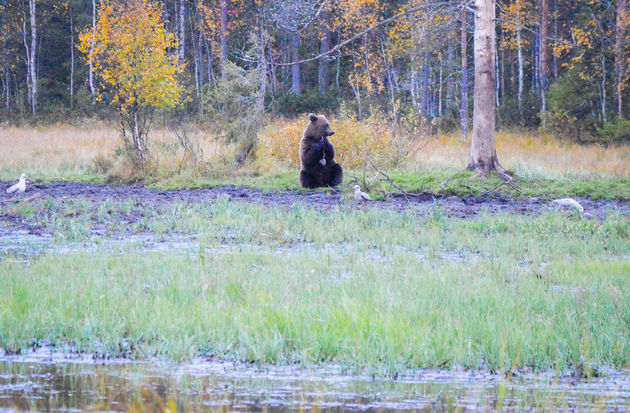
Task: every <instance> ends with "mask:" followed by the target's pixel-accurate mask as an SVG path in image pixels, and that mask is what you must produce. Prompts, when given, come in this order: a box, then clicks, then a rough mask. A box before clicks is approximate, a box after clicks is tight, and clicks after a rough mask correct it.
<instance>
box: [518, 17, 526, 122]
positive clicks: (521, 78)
mask: <svg viewBox="0 0 630 413" xmlns="http://www.w3.org/2000/svg"><path fill="white" fill-rule="evenodd" d="M516 46H517V53H518V94H517V99H518V112H519V114H520V117H521V122H522V121H523V88H524V77H525V76H524V73H523V42H522V41H521V29H520V28H518V29H517V30H516Z"/></svg>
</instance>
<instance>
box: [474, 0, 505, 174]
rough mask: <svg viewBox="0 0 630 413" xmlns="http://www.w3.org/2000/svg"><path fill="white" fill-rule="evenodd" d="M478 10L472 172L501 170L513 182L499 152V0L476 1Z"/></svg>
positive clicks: (476, 13) (486, 172) (475, 47)
mask: <svg viewBox="0 0 630 413" xmlns="http://www.w3.org/2000/svg"><path fill="white" fill-rule="evenodd" d="M475 6H476V7H475V43H474V55H475V92H474V108H473V134H472V142H471V145H470V165H469V168H470V169H472V170H476V171H477V173H478V174H483V175H484V176H487V175H488V173H489V172H490V171H491V170H497V171H498V172H499V174H500V175H501V176H502V177H504V178H505V179H509V176H508V175H507V174H505V171H504V169H503V168H502V167H501V165H500V164H499V161H498V159H497V151H496V136H495V123H496V120H495V110H494V93H495V84H496V73H495V62H494V60H495V58H494V56H495V54H496V50H495V46H496V30H495V22H494V19H495V7H496V4H495V0H475Z"/></svg>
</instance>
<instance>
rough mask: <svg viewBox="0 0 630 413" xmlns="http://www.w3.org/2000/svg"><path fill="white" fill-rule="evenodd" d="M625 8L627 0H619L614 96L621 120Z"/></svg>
mask: <svg viewBox="0 0 630 413" xmlns="http://www.w3.org/2000/svg"><path fill="white" fill-rule="evenodd" d="M626 7H627V0H619V2H618V3H617V22H616V36H615V75H616V76H617V79H616V81H617V84H616V85H615V86H616V92H617V93H616V94H617V116H618V117H619V118H623V96H622V91H623V81H624V77H625V64H624V63H625V62H624V56H623V50H624V47H625V36H626V34H625V31H626V25H627V23H626V18H627V16H626Z"/></svg>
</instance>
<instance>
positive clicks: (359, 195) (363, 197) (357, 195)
mask: <svg viewBox="0 0 630 413" xmlns="http://www.w3.org/2000/svg"><path fill="white" fill-rule="evenodd" d="M354 199H355V200H356V201H358V202H366V201H371V200H372V198H370V196H369V195H368V194H366V193H365V192H363V191H361V187H360V186H359V185H355V186H354Z"/></svg>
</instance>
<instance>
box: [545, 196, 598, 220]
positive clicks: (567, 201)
mask: <svg viewBox="0 0 630 413" xmlns="http://www.w3.org/2000/svg"><path fill="white" fill-rule="evenodd" d="M551 203H552V204H555V205H558V206H560V207H565V208H573V209H575V210H576V211H578V212H579V213H580V215H582V216H583V217H586V218H591V217H592V215H591V214H589V213H588V212H584V207H583V206H582V205H580V203H579V202H578V201H576V200H575V199H573V198H561V199H554V200H553V201H551Z"/></svg>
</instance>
